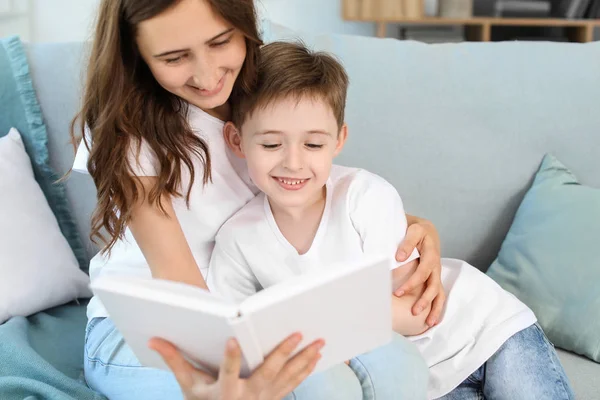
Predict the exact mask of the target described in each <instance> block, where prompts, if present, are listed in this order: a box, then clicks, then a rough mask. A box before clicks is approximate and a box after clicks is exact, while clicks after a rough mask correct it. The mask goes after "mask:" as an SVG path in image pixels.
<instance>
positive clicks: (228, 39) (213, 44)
mask: <svg viewBox="0 0 600 400" xmlns="http://www.w3.org/2000/svg"><path fill="white" fill-rule="evenodd" d="M229 42H231V36H230V37H228V38H227V39H225V40H223V41H221V42H214V43H211V44H210V47H222V46H225V45H226V44H227V43H229Z"/></svg>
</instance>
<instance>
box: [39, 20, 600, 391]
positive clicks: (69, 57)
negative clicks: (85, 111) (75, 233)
mask: <svg viewBox="0 0 600 400" xmlns="http://www.w3.org/2000/svg"><path fill="white" fill-rule="evenodd" d="M269 35H270V38H271V39H274V38H277V37H279V36H278V34H277V33H273V32H270V33H269ZM303 39H304V40H305V41H306V42H307V43H308V44H309V45H311V46H314V47H316V48H319V49H323V50H329V51H332V52H334V53H336V54H337V55H338V56H339V57H340V59H341V60H342V61H343V63H344V64H345V65H346V67H347V69H348V71H349V74H350V78H351V89H350V94H349V101H348V107H347V121H348V124H349V127H350V131H349V132H350V136H349V141H348V144H347V146H346V149H345V150H344V152H343V155H342V156H340V158H339V162H340V163H342V164H348V165H353V166H360V167H364V168H367V169H369V170H371V171H373V172H376V173H378V174H381V175H382V176H384V177H385V178H386V179H388V180H389V181H391V182H392V183H393V184H394V185H395V186H396V187H397V189H398V190H399V192H400V194H401V195H402V196H403V199H404V202H405V206H406V208H407V211H408V212H410V213H412V214H416V215H419V216H423V217H426V218H429V219H430V220H432V221H433V222H434V223H435V225H436V226H437V227H438V229H439V231H440V234H441V238H442V243H443V255H444V256H447V257H456V258H461V259H465V260H467V261H469V262H470V263H472V264H473V265H475V266H477V267H478V268H480V269H482V270H486V268H487V267H488V266H489V265H490V264H491V262H492V261H493V260H494V258H495V256H496V254H497V252H498V250H499V248H500V245H501V243H502V240H503V238H504V236H505V234H506V233H507V231H508V229H509V226H510V224H511V221H512V218H513V216H514V214H515V211H516V209H517V207H518V205H519V203H520V201H521V199H522V198H523V195H524V193H525V191H526V190H527V188H528V186H529V185H530V183H531V181H532V178H533V175H534V173H535V171H536V169H537V167H538V166H539V163H540V161H541V159H542V156H543V155H544V154H545V153H546V152H553V153H554V154H555V155H556V156H558V157H559V158H560V159H561V160H562V162H564V163H565V164H566V165H567V166H568V167H569V168H571V169H572V170H573V172H574V173H575V174H576V175H577V176H578V177H579V178H580V179H581V181H582V182H583V183H584V184H588V185H590V186H595V187H600V173H599V172H600V113H599V112H598V111H597V110H598V101H599V98H600V96H599V94H600V43H592V44H586V45H580V44H550V43H487V44H479V43H465V44H459V45H435V46H426V45H422V44H418V43H413V42H404V43H400V42H394V41H391V40H375V39H367V38H358V37H349V36H335V35H322V36H305V37H303ZM84 48H85V47H84V46H82V44H79V43H68V44H43V45H42V44H40V45H30V46H29V47H28V55H29V61H30V66H31V73H32V77H33V81H34V86H35V89H36V91H37V95H38V98H39V100H40V102H41V107H42V111H43V114H44V117H45V121H46V124H47V127H48V130H49V135H50V142H49V146H50V154H51V163H52V165H53V166H54V168H55V169H56V170H58V171H59V172H60V173H63V172H65V171H67V170H68V169H69V167H70V165H71V163H72V161H73V148H72V147H71V146H70V145H69V144H68V139H69V138H68V128H69V122H70V120H71V118H72V117H73V116H74V114H75V112H76V110H77V106H78V102H79V98H80V94H81V90H82V83H81V82H82V79H81V78H82V76H83V70H82V65H84V61H85V52H84V51H83V49H84ZM67 193H68V197H69V200H70V203H71V205H72V207H73V210H74V212H75V214H76V217H77V222H78V227H79V231H80V233H81V235H83V237H86V238H87V236H88V232H89V218H90V213H91V211H92V209H93V207H94V203H95V190H94V186H93V184H92V182H91V179H90V178H89V176H85V175H81V174H73V175H72V176H71V178H70V179H69V181H68V183H67ZM87 250H88V255H89V256H90V257H91V256H92V255H93V254H94V253H95V251H96V250H95V248H94V246H93V245H92V244H91V243H88V249H87ZM567 251H568V249H567ZM596 267H599V266H596ZM81 351H82V350H81ZM560 357H561V359H562V361H563V363H564V366H565V368H566V370H567V373H568V375H569V378H570V379H571V382H572V384H573V386H574V388H575V391H576V393H577V397H578V398H579V399H586V400H588V399H600V380H598V378H599V377H600V364H597V363H595V362H593V361H590V360H589V359H586V358H583V357H580V356H578V355H575V354H572V353H568V352H565V351H560Z"/></svg>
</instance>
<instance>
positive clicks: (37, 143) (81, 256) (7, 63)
mask: <svg viewBox="0 0 600 400" xmlns="http://www.w3.org/2000/svg"><path fill="white" fill-rule="evenodd" d="M0 104H2V109H1V111H0V137H2V136H4V135H6V134H7V133H8V131H9V129H10V128H11V127H15V128H17V129H18V130H19V132H20V133H21V135H22V137H23V142H24V143H25V148H26V149H27V153H28V154H29V157H30V159H31V163H32V166H33V171H34V173H35V178H36V180H37V181H38V183H39V185H40V187H41V188H42V191H43V192H44V195H45V196H46V199H47V200H48V203H49V205H50V208H51V209H52V211H53V212H54V215H56V218H57V219H58V224H59V226H60V229H61V231H62V233H63V235H64V236H65V237H66V238H67V240H68V242H69V245H70V246H71V249H72V250H73V252H74V253H75V256H76V257H77V260H78V262H79V265H80V267H81V268H82V269H84V270H87V258H86V255H85V250H84V247H83V244H82V242H81V239H80V236H79V233H78V231H77V227H76V225H75V222H74V219H73V217H72V215H71V210H70V207H69V203H68V201H67V198H66V197H65V190H64V187H63V185H62V184H61V183H57V182H56V180H57V179H58V178H59V176H58V175H57V174H56V173H55V172H54V170H53V169H52V167H51V166H50V164H49V156H48V148H47V143H48V136H47V132H46V126H45V125H44V121H43V119H42V113H41V110H40V106H39V104H38V101H37V98H36V95H35V91H34V89H33V85H32V82H31V78H30V76H29V65H28V62H27V58H26V54H25V51H24V48H23V46H22V44H21V41H20V40H19V38H18V37H16V36H14V37H9V38H6V39H2V40H0Z"/></svg>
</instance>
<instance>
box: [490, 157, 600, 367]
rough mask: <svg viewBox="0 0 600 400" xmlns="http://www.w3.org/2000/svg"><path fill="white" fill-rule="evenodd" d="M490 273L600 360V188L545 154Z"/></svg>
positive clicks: (565, 344) (560, 338) (546, 324)
mask: <svg viewBox="0 0 600 400" xmlns="http://www.w3.org/2000/svg"><path fill="white" fill-rule="evenodd" d="M599 172H600V171H599ZM488 275H489V276H490V277H492V278H493V279H494V280H495V281H496V282H498V283H499V284H500V285H501V286H502V287H503V288H504V289H506V290H508V291H509V292H511V293H513V294H514V295H516V296H517V297H518V298H519V299H520V300H521V301H523V302H524V303H525V304H527V305H528V306H529V307H530V308H531V309H532V310H533V311H534V312H535V314H536V316H537V318H538V320H539V322H540V324H541V326H542V327H543V329H544V331H545V332H546V334H547V335H548V337H549V339H550V340H551V341H552V342H553V343H554V344H555V345H556V346H557V347H560V348H563V349H565V350H570V351H573V352H575V353H578V354H581V355H584V356H586V357H588V358H590V359H592V360H595V361H596V362H600V188H592V187H587V186H584V185H581V184H580V183H579V182H578V181H577V178H576V177H575V176H574V175H573V174H572V173H571V172H570V171H569V170H568V169H567V168H566V167H565V166H564V165H563V164H562V163H561V162H560V161H558V160H557V159H556V158H555V157H554V156H552V155H546V156H545V157H544V160H543V162H542V165H541V167H540V169H539V171H538V172H537V174H536V176H535V180H534V182H533V185H532V187H531V188H530V189H529V191H528V192H527V194H526V195H525V198H524V199H523V202H522V203H521V205H520V206H519V209H518V211H517V214H516V216H515V219H514V221H513V223H512V226H511V228H510V231H509V232H508V234H507V236H506V238H505V240H504V243H503V244H502V248H501V249H500V253H499V254H498V258H497V259H496V260H495V261H494V263H493V264H492V266H491V267H490V269H489V271H488Z"/></svg>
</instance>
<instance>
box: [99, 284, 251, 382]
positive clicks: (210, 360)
mask: <svg viewBox="0 0 600 400" xmlns="http://www.w3.org/2000/svg"><path fill="white" fill-rule="evenodd" d="M92 289H93V291H94V293H95V294H97V295H98V296H99V298H100V300H101V302H102V304H103V305H104V306H105V307H106V309H107V311H108V313H109V314H110V317H111V319H112V320H113V322H114V323H115V326H116V327H117V329H118V330H119V331H120V332H121V333H122V334H123V336H124V338H125V341H126V342H127V344H128V345H129V346H130V347H131V349H132V350H133V352H134V353H135V355H136V357H137V358H138V359H139V361H140V362H141V363H142V365H145V366H147V367H153V368H162V369H168V368H167V366H166V365H165V364H164V362H163V361H162V358H161V357H160V356H159V355H158V354H157V353H156V352H154V351H153V350H150V349H149V348H148V347H147V344H148V340H150V338H152V337H160V338H163V339H166V340H168V341H170V342H172V343H173V344H174V345H176V346H177V347H178V348H179V349H180V350H181V351H182V352H183V353H184V354H185V355H186V356H187V357H188V358H189V359H190V360H191V361H202V365H201V364H199V363H198V364H196V365H197V366H202V367H203V368H204V369H206V370H207V371H209V372H211V373H216V371H217V370H218V367H219V365H220V363H221V360H222V359H223V354H224V351H225V344H226V341H227V339H228V338H230V337H237V335H239V334H241V333H242V332H243V327H240V326H238V324H236V320H237V318H238V315H239V310H238V308H237V306H236V305H234V304H231V303H229V302H227V301H225V300H223V299H220V298H218V297H217V296H215V295H213V294H211V293H209V292H208V291H206V290H204V289H201V288H197V287H194V286H190V285H185V284H181V283H177V282H170V281H161V280H157V279H151V278H136V277H123V276H118V277H100V278H98V279H96V280H95V281H94V283H93V284H92Z"/></svg>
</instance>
